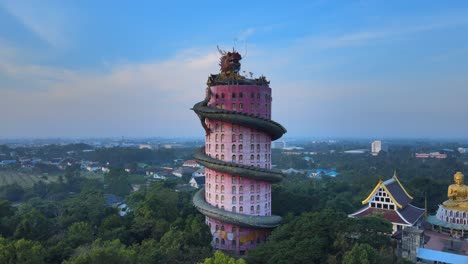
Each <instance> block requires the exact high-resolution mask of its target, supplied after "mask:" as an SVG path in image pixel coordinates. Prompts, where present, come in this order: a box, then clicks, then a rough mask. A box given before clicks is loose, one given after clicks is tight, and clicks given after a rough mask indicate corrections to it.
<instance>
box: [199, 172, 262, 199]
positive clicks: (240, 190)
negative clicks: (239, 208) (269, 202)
mask: <svg viewBox="0 0 468 264" xmlns="http://www.w3.org/2000/svg"><path fill="white" fill-rule="evenodd" d="M223 177H224V176H221V183H224V178H223ZM218 182H219V181H218V179H217V178H216V180H215V183H218ZM224 190H225V188H224V185H221V193H224ZM270 190H271V187H270V186H269V185H266V186H265V191H270ZM208 191H211V183H208ZM215 191H216V192H218V191H219V189H218V184H216V189H215ZM259 192H260V184H257V193H259ZM231 193H232V194H236V193H237V187H236V186H235V185H234V186H231ZM242 193H244V186H242V185H240V186H239V194H242ZM250 193H255V188H254V185H253V184H251V185H250ZM266 198H267V194H266V193H265V199H266Z"/></svg>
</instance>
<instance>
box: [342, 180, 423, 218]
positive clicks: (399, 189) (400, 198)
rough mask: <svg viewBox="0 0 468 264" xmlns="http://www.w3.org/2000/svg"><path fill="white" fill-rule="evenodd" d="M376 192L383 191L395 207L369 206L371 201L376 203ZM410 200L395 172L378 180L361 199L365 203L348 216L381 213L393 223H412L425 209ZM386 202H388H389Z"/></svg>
mask: <svg viewBox="0 0 468 264" xmlns="http://www.w3.org/2000/svg"><path fill="white" fill-rule="evenodd" d="M377 192H384V193H385V196H384V197H386V199H388V198H390V200H391V203H393V204H394V205H395V206H396V207H395V208H393V209H392V208H390V207H387V208H377V207H376V206H375V205H372V206H371V205H370V204H369V203H371V202H372V203H374V202H376V203H378V200H374V199H377V198H375V197H376V195H377ZM380 195H382V194H380ZM412 200H413V197H411V196H410V195H409V194H408V192H407V191H406V190H405V188H404V187H403V185H402V184H401V182H400V181H399V180H398V178H397V176H396V173H395V174H394V175H393V177H392V178H390V179H388V180H386V181H382V180H380V181H379V183H377V185H376V186H375V188H374V189H373V190H372V192H371V193H370V194H369V196H368V197H367V198H366V199H364V200H363V201H362V203H363V204H367V205H366V206H365V207H363V208H361V209H360V210H358V211H356V212H355V213H352V214H350V215H349V216H350V217H357V218H359V217H364V216H371V215H381V216H382V217H383V218H385V219H387V220H388V221H390V222H392V223H394V224H402V225H414V224H415V223H416V222H417V221H418V220H419V219H420V218H421V217H422V216H423V215H424V212H425V210H424V209H423V208H419V207H416V206H414V205H412V204H410V202H411V201H412ZM386 203H388V204H390V203H389V202H386Z"/></svg>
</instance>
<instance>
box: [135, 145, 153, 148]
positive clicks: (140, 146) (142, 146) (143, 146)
mask: <svg viewBox="0 0 468 264" xmlns="http://www.w3.org/2000/svg"><path fill="white" fill-rule="evenodd" d="M138 148H139V149H153V147H152V146H151V145H148V144H140V145H139V146H138Z"/></svg>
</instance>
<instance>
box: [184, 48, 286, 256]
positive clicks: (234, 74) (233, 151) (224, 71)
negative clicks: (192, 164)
mask: <svg viewBox="0 0 468 264" xmlns="http://www.w3.org/2000/svg"><path fill="white" fill-rule="evenodd" d="M219 52H220V53H221V60H220V66H221V71H220V73H219V74H212V75H210V77H209V78H208V82H207V86H208V87H207V88H206V95H205V99H204V100H203V101H201V102H199V103H197V104H195V105H194V106H193V110H194V111H195V113H196V114H197V115H198V117H199V118H200V121H201V125H202V126H203V128H204V129H205V133H206V134H205V139H206V142H205V146H204V147H203V148H202V149H200V150H199V151H197V152H196V153H194V155H193V156H194V158H195V160H196V162H197V163H198V164H201V165H203V166H204V167H205V178H206V179H205V188H203V189H201V190H200V191H199V192H197V193H196V194H195V196H194V198H193V203H194V205H195V207H196V208H197V209H198V210H199V211H200V212H201V213H202V214H204V215H205V216H206V224H207V225H208V226H209V227H210V230H211V234H212V235H213V240H212V245H213V247H214V248H215V249H219V250H223V251H230V252H232V253H234V254H239V255H243V254H245V252H246V251H247V250H249V249H252V248H254V247H256V246H257V245H259V244H260V243H263V242H264V241H266V238H267V236H268V235H269V234H270V232H271V230H272V228H274V227H276V226H278V225H280V223H281V217H280V216H275V215H272V211H271V208H272V205H271V193H272V192H271V184H272V183H274V182H279V181H281V180H282V178H283V174H282V172H281V171H277V170H273V169H271V141H273V140H276V139H278V138H280V137H281V136H282V135H283V134H284V133H286V129H285V128H284V127H283V126H281V125H280V124H278V123H276V122H274V121H272V120H271V102H272V96H271V92H272V89H271V88H270V86H269V81H267V80H266V78H265V77H263V76H261V77H260V78H256V79H250V78H247V77H246V76H242V75H240V74H239V71H240V60H241V59H242V57H241V55H240V54H239V53H238V52H236V51H235V50H233V51H232V52H226V51H222V50H219Z"/></svg>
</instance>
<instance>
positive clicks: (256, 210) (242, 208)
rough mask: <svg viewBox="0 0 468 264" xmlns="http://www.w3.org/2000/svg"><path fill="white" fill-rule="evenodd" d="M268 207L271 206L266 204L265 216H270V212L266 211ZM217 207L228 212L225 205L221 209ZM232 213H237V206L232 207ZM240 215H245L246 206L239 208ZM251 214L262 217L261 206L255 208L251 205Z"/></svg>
mask: <svg viewBox="0 0 468 264" xmlns="http://www.w3.org/2000/svg"><path fill="white" fill-rule="evenodd" d="M268 206H269V204H268V203H266V204H265V213H264V215H265V216H268V215H270V212H268V211H266V210H268ZM216 207H217V208H221V209H222V210H226V209H225V208H224V205H221V207H219V205H218V204H216ZM231 212H233V213H237V207H236V206H235V205H234V206H232V208H231ZM239 213H244V206H239ZM250 214H257V215H260V205H257V206H256V207H255V206H254V205H251V206H250Z"/></svg>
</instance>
